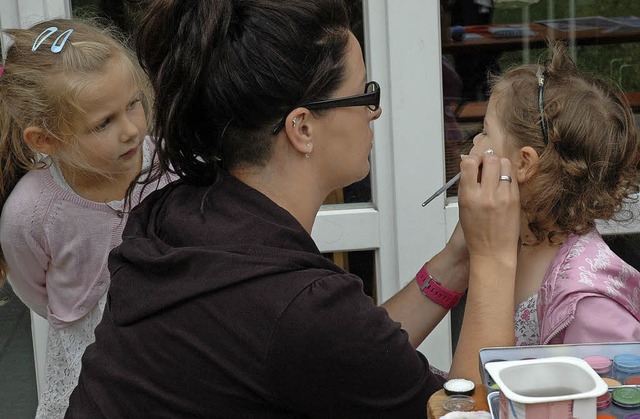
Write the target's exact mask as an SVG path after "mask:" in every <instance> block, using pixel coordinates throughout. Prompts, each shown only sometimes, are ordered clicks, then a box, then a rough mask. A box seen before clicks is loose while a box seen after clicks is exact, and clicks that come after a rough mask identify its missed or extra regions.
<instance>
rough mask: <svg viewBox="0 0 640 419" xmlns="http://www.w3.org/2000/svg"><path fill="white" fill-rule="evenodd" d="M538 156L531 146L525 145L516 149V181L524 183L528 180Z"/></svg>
mask: <svg viewBox="0 0 640 419" xmlns="http://www.w3.org/2000/svg"><path fill="white" fill-rule="evenodd" d="M539 158H540V156H538V153H537V152H536V151H535V150H534V149H533V147H530V146H526V147H522V148H521V149H520V150H518V155H517V156H516V160H515V163H516V177H517V178H518V183H524V182H526V181H527V180H529V177H530V176H531V175H532V174H533V173H534V171H535V165H536V163H538V159H539Z"/></svg>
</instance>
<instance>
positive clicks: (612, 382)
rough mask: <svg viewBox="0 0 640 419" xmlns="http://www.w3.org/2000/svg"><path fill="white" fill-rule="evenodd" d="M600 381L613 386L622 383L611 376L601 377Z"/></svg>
mask: <svg viewBox="0 0 640 419" xmlns="http://www.w3.org/2000/svg"><path fill="white" fill-rule="evenodd" d="M602 381H604V382H605V383H607V386H608V387H614V386H621V385H622V383H621V382H620V381H618V380H616V379H615V378H611V377H603V378H602Z"/></svg>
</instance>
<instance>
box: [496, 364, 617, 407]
mask: <svg viewBox="0 0 640 419" xmlns="http://www.w3.org/2000/svg"><path fill="white" fill-rule="evenodd" d="M485 369H486V370H487V372H488V373H489V374H490V375H491V377H492V378H493V380H494V381H495V382H496V383H497V384H498V385H499V386H500V396H499V398H500V401H499V405H500V409H499V411H500V419H513V418H518V419H526V418H528V419H532V418H565V417H569V418H574V417H575V418H579V419H595V418H596V399H597V397H599V396H602V395H603V394H605V393H606V392H607V384H606V383H605V382H604V381H603V380H602V378H600V376H599V375H598V374H596V372H595V371H594V370H593V368H591V367H590V366H589V364H588V363H587V362H586V361H584V360H583V359H581V358H576V357H569V356H563V357H551V358H540V359H534V360H526V361H522V360H521V361H505V362H492V363H490V364H486V365H485Z"/></svg>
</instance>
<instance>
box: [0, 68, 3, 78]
mask: <svg viewBox="0 0 640 419" xmlns="http://www.w3.org/2000/svg"><path fill="white" fill-rule="evenodd" d="M3 73H4V66H2V67H0V77H2V74H3Z"/></svg>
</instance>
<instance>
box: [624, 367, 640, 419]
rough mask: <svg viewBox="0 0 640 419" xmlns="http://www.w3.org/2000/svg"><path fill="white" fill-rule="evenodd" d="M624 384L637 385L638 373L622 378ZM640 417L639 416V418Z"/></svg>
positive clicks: (638, 380) (639, 377) (639, 381)
mask: <svg viewBox="0 0 640 419" xmlns="http://www.w3.org/2000/svg"><path fill="white" fill-rule="evenodd" d="M624 383H625V384H626V385H639V384H640V375H630V376H629V377H627V379H626V380H624ZM639 419H640V418H639Z"/></svg>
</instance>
